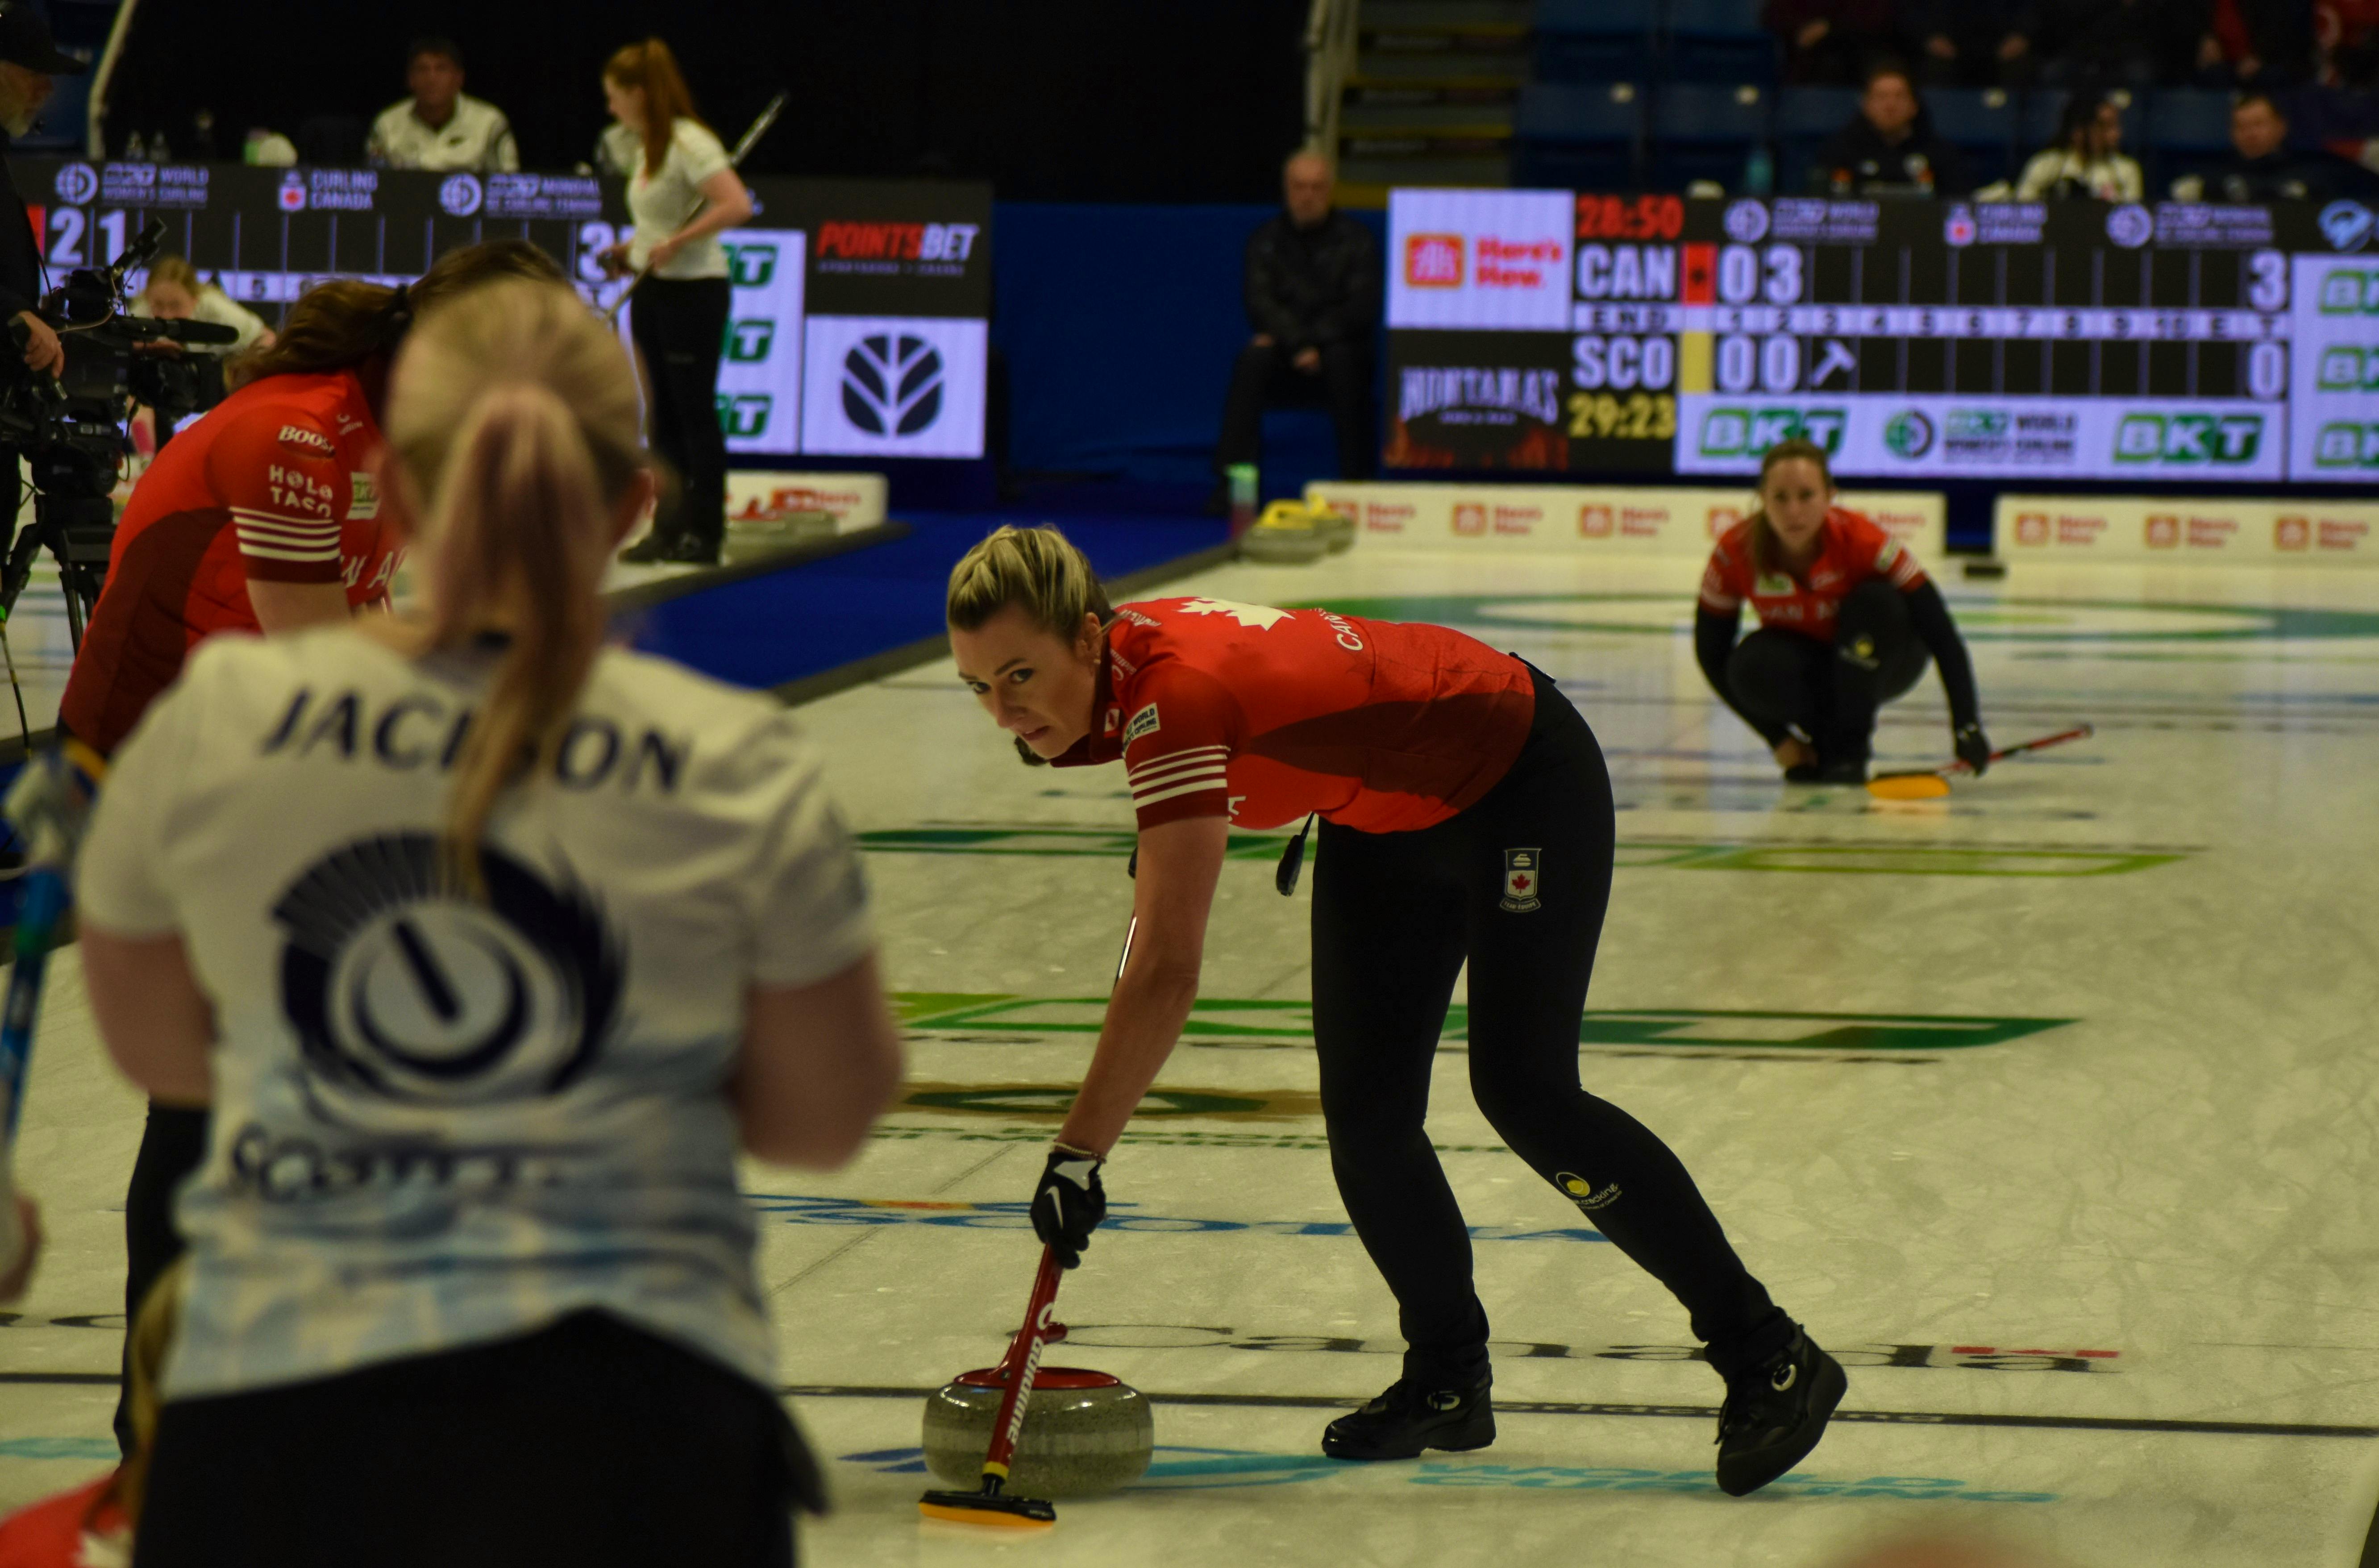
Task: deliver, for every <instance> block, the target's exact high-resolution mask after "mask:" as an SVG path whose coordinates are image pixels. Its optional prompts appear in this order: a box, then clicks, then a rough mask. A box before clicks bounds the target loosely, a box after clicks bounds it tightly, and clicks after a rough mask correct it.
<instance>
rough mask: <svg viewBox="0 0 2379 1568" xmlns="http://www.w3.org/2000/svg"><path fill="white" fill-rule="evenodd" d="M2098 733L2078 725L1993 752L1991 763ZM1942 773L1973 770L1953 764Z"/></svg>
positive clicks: (2084, 738)
mask: <svg viewBox="0 0 2379 1568" xmlns="http://www.w3.org/2000/svg"><path fill="white" fill-rule="evenodd" d="M2096 733H2097V731H2096V730H2094V729H2092V728H2091V727H2090V726H2089V725H2087V724H2080V725H2076V726H2074V727H2073V728H2072V729H2071V730H2059V731H2058V732H2057V733H2056V734H2054V735H2043V736H2042V737H2041V738H2040V739H2039V740H2037V741H2026V742H2023V744H2022V745H2017V746H2009V747H2007V748H2005V749H2004V750H2001V751H1996V752H1993V753H1992V754H1991V761H1993V762H1998V761H1999V760H2000V759H2001V758H2003V757H2011V756H2014V755H2016V754H2018V753H2020V752H2036V751H2039V750H2041V749H2042V748H2044V747H2047V746H2061V745H2063V744H2064V743H2065V742H2068V741H2086V740H2088V739H2089V738H2090V737H2091V736H2093V735H2095V734H2096ZM1941 771H1942V772H1944V773H1966V772H1970V771H1972V770H1971V769H1969V768H1968V767H1967V766H1966V765H1965V764H1964V763H1962V762H1953V763H1951V764H1950V766H1947V767H1945V768H1943V769H1942V770H1941Z"/></svg>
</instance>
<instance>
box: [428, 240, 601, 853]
mask: <svg viewBox="0 0 2379 1568" xmlns="http://www.w3.org/2000/svg"><path fill="white" fill-rule="evenodd" d="M388 430H389V440H390V444H391V446H392V448H393V449H394V450H395V452H396V455H397V458H398V460H399V461H400V463H401V464H403V466H404V469H405V476H406V477H407V478H408V479H409V480H410V481H411V483H412V485H413V487H414V491H415V494H416V495H417V496H420V497H423V498H426V501H427V504H426V506H424V508H423V525H422V528H421V544H422V546H423V548H424V549H425V550H426V551H427V553H428V556H429V570H428V573H427V574H426V580H425V583H424V586H425V588H426V590H427V596H428V598H429V623H428V626H427V628H426V629H425V641H426V642H427V644H428V645H429V648H432V649H451V648H458V647H462V646H465V645H468V644H471V643H473V642H475V641H477V640H478V639H479V638H481V637H483V636H487V635H489V634H490V633H499V634H501V635H502V636H503V637H504V638H505V639H506V646H505V650H504V653H503V655H502V657H501V660H500V662H499V663H498V666H497V669H496V673H495V677H494V679H493V681H491V682H490V683H489V690H488V694H487V696H486V698H485V700H484V701H483V702H482V704H481V705H480V707H479V709H478V711H477V713H476V714H475V715H474V716H473V717H472V719H471V722H470V727H469V730H468V731H467V732H466V734H465V740H464V742H463V746H462V751H461V754H460V755H459V757H458V758H457V760H456V764H455V777H454V782H453V796H452V798H451V800H450V802H449V804H448V808H447V816H446V834H445V838H446V844H445V856H444V859H445V863H446V867H447V870H448V872H449V874H450V875H451V876H452V877H453V879H454V882H455V884H456V885H457V886H458V887H461V888H463V889H465V890H466V891H468V892H469V893H471V894H472V895H473V896H475V897H476V896H479V895H481V894H482V893H483V892H484V890H485V884H484V881H483V878H482V876H481V871H480V863H479V853H478V850H479V842H480V839H481V838H482V837H483V836H484V835H485V833H486V830H487V824H488V818H489V814H491V813H492V812H493V811H494V810H495V807H496V803H497V802H498V801H499V800H500V799H501V796H502V795H503V793H504V791H505V790H508V789H510V788H511V787H512V786H513V784H515V783H516V782H518V781H519V780H520V779H521V778H522V777H523V776H524V774H526V775H527V776H528V777H530V778H540V777H542V776H544V775H545V774H546V773H548V772H549V771H551V769H552V767H553V766H554V764H555V760H556V758H557V756H558V754H559V753H560V750H561V746H562V740H563V737H564V736H565V734H566V733H567V731H568V730H569V725H570V719H571V716H572V714H573V712H574V710H575V708H576V707H577V705H578V699H579V695H580V693H581V691H582V690H583V689H584V687H585V686H586V678H587V675H588V673H589V671H591V670H592V669H593V668H594V665H595V658H596V656H597V654H598V652H599V651H600V650H601V647H602V643H603V634H604V627H605V616H604V613H603V605H602V599H601V585H602V578H603V570H604V566H605V563H606V562H607V561H608V560H609V559H610V547H611V544H612V537H611V522H612V514H613V513H614V511H615V509H616V507H617V506H618V504H619V501H620V500H621V498H622V496H623V495H624V493H625V492H626V490H627V488H628V487H629V485H630V484H631V483H633V482H634V478H635V476H636V474H637V473H638V472H639V470H640V469H641V467H642V464H643V454H642V452H641V451H640V450H639V448H638V446H637V442H636V404H635V385H634V376H633V373H632V372H631V370H630V368H629V366H628V362H627V357H626V356H625V354H624V353H623V352H622V349H621V347H620V344H619V340H618V338H617V337H615V336H613V335H612V334H610V333H609V332H605V331H604V330H603V327H602V324H601V323H600V322H599V321H598V320H596V318H595V317H594V315H593V314H592V313H591V312H589V311H588V310H587V309H586V307H585V306H584V305H582V304H581V303H580V302H579V300H578V299H577V297H576V296H574V295H573V294H571V293H569V292H568V291H566V290H564V289H562V288H558V287H553V286H549V285H545V284H537V283H504V284H500V285H493V286H489V287H488V288H484V289H480V290H476V291H474V292H473V293H471V294H470V295H468V296H465V297H463V298H461V299H459V300H456V301H455V302H454V303H453V304H451V305H447V306H444V307H441V308H439V309H437V310H435V311H431V312H429V313H427V314H425V315H424V317H423V318H422V320H421V322H420V324H419V325H418V326H417V327H416V328H415V329H414V330H413V332H412V334H411V336H410V338H409V339H408V341H407V343H406V344H405V353H404V356H403V357H402V358H401V359H400V360H399V361H398V364H397V369H396V373H395V376H394V378H393V380H392V387H391V392H390V398H389V421H388Z"/></svg>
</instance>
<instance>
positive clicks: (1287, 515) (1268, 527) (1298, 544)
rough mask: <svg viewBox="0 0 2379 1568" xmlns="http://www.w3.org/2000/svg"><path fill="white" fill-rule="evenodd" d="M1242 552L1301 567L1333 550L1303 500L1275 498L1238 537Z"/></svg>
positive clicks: (1269, 562)
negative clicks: (1260, 515)
mask: <svg viewBox="0 0 2379 1568" xmlns="http://www.w3.org/2000/svg"><path fill="white" fill-rule="evenodd" d="M1239 553H1240V554H1241V555H1243V556H1245V557H1247V559H1249V560H1250V561H1263V562H1265V563H1266V564H1267V565H1274V566H1301V565H1304V564H1305V563H1306V562H1308V561H1319V560H1321V559H1322V557H1323V556H1325V555H1327V554H1329V553H1330V539H1329V536H1327V535H1326V534H1324V533H1323V532H1322V530H1321V529H1320V528H1318V527H1316V526H1315V525H1314V521H1313V514H1312V513H1310V512H1308V511H1306V509H1305V506H1304V504H1303V503H1302V502H1299V501H1274V502H1273V503H1272V504H1271V505H1270V506H1267V507H1265V508H1264V513H1263V515H1262V517H1260V518H1258V519H1257V520H1256V525H1255V526H1254V527H1252V528H1250V529H1249V530H1248V531H1247V533H1246V535H1245V536H1243V537H1241V538H1240V540H1239Z"/></svg>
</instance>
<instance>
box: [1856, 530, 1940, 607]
mask: <svg viewBox="0 0 2379 1568" xmlns="http://www.w3.org/2000/svg"><path fill="white" fill-rule="evenodd" d="M1859 521H1860V522H1861V523H1863V524H1865V525H1866V526H1865V527H1864V528H1862V529H1861V530H1860V535H1861V537H1860V540H1859V547H1860V553H1862V554H1864V555H1866V557H1867V558H1868V560H1870V561H1873V562H1874V564H1873V565H1872V566H1870V567H1869V568H1868V570H1869V571H1871V572H1873V573H1875V574H1876V575H1877V576H1878V577H1883V578H1888V579H1890V583H1891V585H1892V586H1893V587H1895V588H1898V589H1899V590H1900V591H1901V592H1902V593H1903V594H1906V593H1914V591H1915V590H1916V589H1918V588H1921V587H1923V586H1924V585H1925V568H1923V567H1922V566H1919V565H1917V564H1916V556H1915V553H1914V551H1912V550H1910V549H1909V548H1908V547H1907V546H1906V545H1903V544H1902V543H1901V542H1900V541H1899V540H1898V539H1897V538H1894V537H1892V535H1891V532H1890V530H1889V529H1887V528H1885V527H1884V526H1883V525H1881V524H1879V523H1877V522H1875V521H1874V520H1873V519H1871V518H1868V517H1865V516H1862V517H1860V518H1859Z"/></svg>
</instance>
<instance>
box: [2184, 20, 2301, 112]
mask: <svg viewBox="0 0 2379 1568" xmlns="http://www.w3.org/2000/svg"><path fill="white" fill-rule="evenodd" d="M2196 66H2197V82H2198V85H2199V86H2201V87H2214V88H2221V87H2257V88H2263V89H2264V90H2267V91H2268V90H2276V89H2279V88H2284V87H2287V86H2289V85H2290V84H2292V83H2295V82H2300V81H2302V80H2304V79H2305V78H2306V77H2307V76H2309V75H2310V74H2311V73H2312V70H2313V7H2312V6H2309V5H2306V4H2304V3H2303V0H2213V4H2212V5H2211V6H2207V7H2206V8H2205V10H2204V31H2203V32H2201V33H2200V34H2199V35H2198V40H2197V59H2196Z"/></svg>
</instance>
